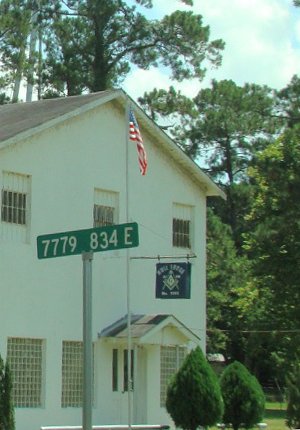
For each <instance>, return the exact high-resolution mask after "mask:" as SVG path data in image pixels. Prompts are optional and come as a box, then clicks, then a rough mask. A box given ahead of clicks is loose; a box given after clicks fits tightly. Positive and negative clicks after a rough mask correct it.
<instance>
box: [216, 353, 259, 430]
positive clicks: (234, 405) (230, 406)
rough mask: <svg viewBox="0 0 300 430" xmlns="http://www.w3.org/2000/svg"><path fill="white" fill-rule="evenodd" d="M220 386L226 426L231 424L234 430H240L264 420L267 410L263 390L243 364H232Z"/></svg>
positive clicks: (222, 377)
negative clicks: (265, 410)
mask: <svg viewBox="0 0 300 430" xmlns="http://www.w3.org/2000/svg"><path fill="white" fill-rule="evenodd" d="M220 385H221V391H222V396H223V399H224V415H223V422H224V423H225V424H231V425H232V427H233V429H234V430H238V429H239V428H240V427H241V426H242V425H243V427H245V428H251V427H253V426H254V425H255V424H257V423H258V422H260V421H261V420H262V418H263V413H264V408H265V397H264V394H263V391H262V388H261V386H260V384H259V382H258V381H257V379H256V378H255V376H253V375H251V373H250V372H249V371H248V370H247V368H246V367H245V366H244V365H243V364H242V363H239V362H238V361H235V362H233V363H231V364H230V365H229V366H228V367H227V368H226V369H225V370H224V371H223V373H222V375H221V379H220Z"/></svg>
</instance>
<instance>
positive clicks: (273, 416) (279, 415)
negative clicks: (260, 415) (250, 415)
mask: <svg viewBox="0 0 300 430" xmlns="http://www.w3.org/2000/svg"><path fill="white" fill-rule="evenodd" d="M285 407H286V405H283V404H279V403H278V404H275V403H272V404H267V405H266V411H265V418H264V422H265V423H266V424H267V425H268V427H267V429H268V430H287V429H288V427H287V425H286V424H285Z"/></svg>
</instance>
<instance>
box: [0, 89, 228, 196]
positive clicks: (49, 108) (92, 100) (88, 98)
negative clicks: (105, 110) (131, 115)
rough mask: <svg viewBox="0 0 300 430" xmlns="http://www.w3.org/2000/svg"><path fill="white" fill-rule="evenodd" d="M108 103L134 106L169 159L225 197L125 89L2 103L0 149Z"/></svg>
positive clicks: (210, 191) (212, 192)
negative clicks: (26, 101)
mask: <svg viewBox="0 0 300 430" xmlns="http://www.w3.org/2000/svg"><path fill="white" fill-rule="evenodd" d="M107 102H114V103H118V104H119V105H121V107H123V108H125V106H126V104H128V103H131V104H132V105H134V110H135V114H136V117H137V119H138V122H139V125H140V127H141V128H145V129H146V130H147V132H148V133H149V134H150V135H152V136H154V137H155V139H153V141H154V143H155V144H157V145H159V147H160V148H161V150H163V151H165V152H167V154H168V155H169V156H170V158H171V159H173V160H174V161H175V163H177V164H178V166H179V167H181V168H182V169H183V170H184V171H185V172H186V174H187V175H188V176H189V177H190V178H191V179H192V180H193V181H195V182H196V183H198V185H199V186H200V187H201V188H202V190H203V191H204V192H205V194H206V195H207V196H220V197H223V198H225V194H224V192H223V191H222V190H221V189H220V188H219V187H218V186H217V185H216V184H215V183H214V182H213V181H212V180H211V179H210V178H209V176H207V175H206V174H205V173H204V172H203V171H202V170H201V169H200V167H199V166H198V165H197V164H196V163H195V162H194V161H193V160H192V159H191V158H190V157H188V156H187V155H186V154H185V153H184V152H183V151H182V150H181V149H180V148H179V147H178V146H177V145H176V144H175V143H174V142H173V141H172V139H171V138H170V137H169V136H168V135H167V134H166V133H165V132H164V131H163V130H162V129H161V128H160V127H158V126H157V125H156V124H155V123H154V122H153V121H152V120H151V119H150V118H149V117H148V116H147V115H146V114H145V113H144V112H143V111H142V109H140V108H139V107H138V105H137V104H136V103H134V101H133V100H131V99H130V97H129V96H128V95H127V94H126V93H125V92H124V91H123V90H118V89H115V90H107V91H101V92H97V93H91V94H86V95H80V96H71V97H62V98H57V99H46V100H39V101H35V102H30V103H13V104H6V105H1V106H0V150H1V149H2V148H5V147H7V146H9V145H12V144H17V143H18V142H20V141H22V140H24V139H26V138H29V137H31V136H33V135H35V134H36V133H39V132H41V131H43V130H46V129H48V128H51V127H53V126H55V125H57V124H59V123H62V122H63V121H66V120H67V119H70V118H74V117H76V116H78V115H80V114H82V113H84V112H87V111H89V110H91V109H94V108H97V107H99V106H101V105H103V104H105V103H107Z"/></svg>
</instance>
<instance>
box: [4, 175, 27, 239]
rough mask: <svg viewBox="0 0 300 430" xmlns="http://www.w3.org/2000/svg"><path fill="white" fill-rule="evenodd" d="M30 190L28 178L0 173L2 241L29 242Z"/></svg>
mask: <svg viewBox="0 0 300 430" xmlns="http://www.w3.org/2000/svg"><path fill="white" fill-rule="evenodd" d="M30 188H31V179H30V176H28V175H21V174H19V173H13V172H2V189H1V235H2V237H3V238H4V239H9V240H17V241H19V240H20V241H22V242H28V241H29V224H30V223H29V221H30V218H29V216H30Z"/></svg>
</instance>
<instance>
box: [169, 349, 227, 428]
mask: <svg viewBox="0 0 300 430" xmlns="http://www.w3.org/2000/svg"><path fill="white" fill-rule="evenodd" d="M166 408H167V411H168V413H169V414H170V415H171V417H172V419H173V421H174V423H175V425H176V427H181V428H182V429H184V430H195V429H196V428H197V427H199V426H202V427H207V426H212V425H214V424H216V423H217V422H218V421H219V420H220V418H221V416H222V412H223V401H222V396H221V390H220V386H219V383H218V380H217V377H216V375H215V373H214V372H213V370H212V368H211V367H210V365H209V364H208V362H207V361H206V359H205V357H204V355H203V353H202V351H201V349H200V348H199V347H197V348H196V349H194V350H192V351H191V352H190V354H189V355H188V356H187V357H186V359H185V361H184V362H183V364H182V366H181V368H180V369H179V371H178V372H177V373H176V375H175V376H174V377H173V379H172V380H171V382H170V384H169V386H168V389H167V401H166Z"/></svg>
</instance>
